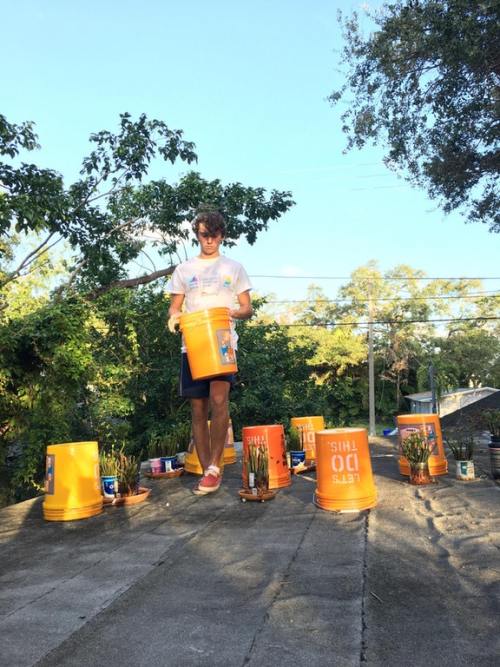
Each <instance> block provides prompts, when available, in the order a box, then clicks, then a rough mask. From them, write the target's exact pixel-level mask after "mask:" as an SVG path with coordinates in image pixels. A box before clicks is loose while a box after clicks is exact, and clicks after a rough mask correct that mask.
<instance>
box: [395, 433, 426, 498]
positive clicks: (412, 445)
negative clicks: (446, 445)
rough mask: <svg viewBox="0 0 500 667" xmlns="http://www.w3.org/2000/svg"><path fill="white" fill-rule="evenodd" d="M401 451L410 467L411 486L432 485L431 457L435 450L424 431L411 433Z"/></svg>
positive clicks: (404, 441)
mask: <svg viewBox="0 0 500 667" xmlns="http://www.w3.org/2000/svg"><path fill="white" fill-rule="evenodd" d="M401 449H402V452H403V456H404V457H405V458H406V460H407V461H408V464H409V466H410V480H409V481H410V484H416V485H421V484H431V483H432V479H431V476H430V473H429V456H430V455H431V454H432V453H433V448H432V447H431V446H430V445H429V442H428V440H427V438H426V437H425V434H424V433H423V432H422V431H415V432H413V433H410V434H409V435H407V436H406V438H405V439H404V440H403V442H402V443H401Z"/></svg>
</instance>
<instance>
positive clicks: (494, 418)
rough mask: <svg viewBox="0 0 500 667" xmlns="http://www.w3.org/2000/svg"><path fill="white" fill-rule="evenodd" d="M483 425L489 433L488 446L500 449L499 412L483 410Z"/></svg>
mask: <svg viewBox="0 0 500 667" xmlns="http://www.w3.org/2000/svg"><path fill="white" fill-rule="evenodd" d="M483 423H484V425H485V426H486V428H487V429H488V431H489V432H490V438H491V442H490V446H493V447H500V410H485V411H484V412H483Z"/></svg>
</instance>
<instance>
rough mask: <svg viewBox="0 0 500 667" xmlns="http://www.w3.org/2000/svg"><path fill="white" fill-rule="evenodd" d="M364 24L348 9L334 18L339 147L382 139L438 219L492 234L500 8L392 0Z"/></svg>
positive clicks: (499, 227) (495, 224) (499, 201)
mask: <svg viewBox="0 0 500 667" xmlns="http://www.w3.org/2000/svg"><path fill="white" fill-rule="evenodd" d="M370 18H371V19H372V20H373V21H374V22H375V24H376V26H377V29H376V30H375V32H374V33H373V34H371V35H370V36H369V37H364V36H363V35H362V33H361V28H360V24H359V20H358V15H357V14H356V13H354V14H353V15H352V16H351V17H349V18H347V19H344V18H343V17H342V15H341V14H340V16H339V20H340V22H341V23H342V25H343V33H344V38H345V41H346V44H345V47H344V49H343V56H342V63H343V64H344V65H346V66H347V81H346V83H345V84H344V86H343V87H342V88H341V89H340V90H337V91H334V92H333V93H332V95H331V96H330V100H331V102H332V103H334V104H335V103H337V102H338V101H339V100H340V99H341V98H342V97H345V96H348V97H349V103H350V106H349V108H348V110H347V111H346V112H345V113H344V114H343V115H342V119H343V121H344V127H343V129H344V132H346V134H347V135H348V149H351V148H353V147H356V148H361V147H362V146H364V145H365V144H367V143H368V142H373V143H384V144H385V145H387V154H386V157H385V162H386V164H387V166H388V167H390V168H392V169H394V170H398V171H399V170H406V173H407V179H408V180H409V181H410V182H412V183H414V184H415V185H417V186H419V187H423V188H425V189H427V191H428V193H429V196H430V197H431V198H433V199H434V198H435V199H437V200H438V201H439V203H440V205H441V206H442V207H443V209H444V211H445V212H446V213H449V212H450V211H453V210H455V209H462V210H464V211H465V213H466V216H467V219H468V220H469V221H480V222H484V223H488V224H489V226H490V231H494V232H500V213H499V211H500V196H499V191H498V173H499V171H500V148H499V138H500V29H499V25H500V4H499V3H498V2H497V1H495V0H482V1H478V2H469V0H405V1H403V0H399V1H398V2H393V3H386V4H384V5H383V7H382V9H381V10H379V11H377V12H376V13H373V14H370ZM352 95H354V99H353V100H352V99H351V96H352Z"/></svg>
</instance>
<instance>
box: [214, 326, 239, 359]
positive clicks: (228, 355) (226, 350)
mask: <svg viewBox="0 0 500 667" xmlns="http://www.w3.org/2000/svg"><path fill="white" fill-rule="evenodd" d="M216 334H217V342H218V344H219V354H220V360H221V363H222V364H224V365H229V364H235V363H236V354H235V352H234V349H233V343H232V341H231V330H230V329H217V331H216Z"/></svg>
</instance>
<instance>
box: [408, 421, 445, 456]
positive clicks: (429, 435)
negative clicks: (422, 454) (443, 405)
mask: <svg viewBox="0 0 500 667" xmlns="http://www.w3.org/2000/svg"><path fill="white" fill-rule="evenodd" d="M411 433H423V435H424V436H425V437H426V439H427V442H428V447H429V449H430V450H431V453H432V454H436V453H437V452H436V449H437V447H436V446H437V440H436V431H435V430H434V424H405V425H404V426H400V427H399V436H400V442H403V440H405V438H407V437H408V436H409V435H410V434H411Z"/></svg>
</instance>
